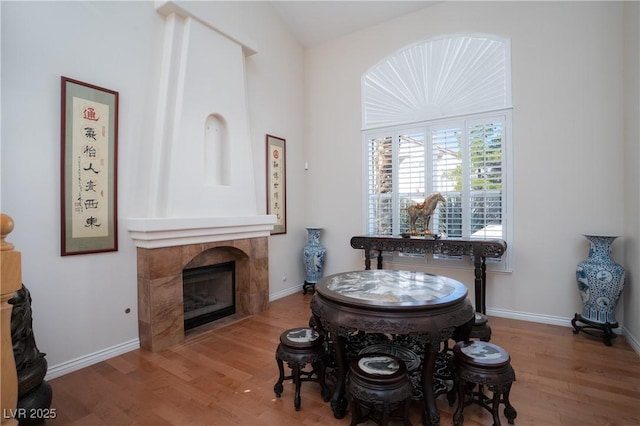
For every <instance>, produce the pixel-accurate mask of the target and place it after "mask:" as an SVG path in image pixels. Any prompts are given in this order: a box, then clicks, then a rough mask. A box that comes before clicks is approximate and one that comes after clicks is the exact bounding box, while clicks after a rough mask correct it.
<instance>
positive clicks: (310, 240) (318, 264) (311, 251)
mask: <svg viewBox="0 0 640 426" xmlns="http://www.w3.org/2000/svg"><path fill="white" fill-rule="evenodd" d="M306 229H307V245H306V246H304V248H303V250H302V260H303V262H304V270H305V279H304V281H305V282H306V283H309V284H315V283H317V282H318V281H319V280H320V278H322V270H323V268H324V262H325V260H326V258H327V249H326V248H325V247H324V246H323V245H322V244H320V231H321V230H322V228H306Z"/></svg>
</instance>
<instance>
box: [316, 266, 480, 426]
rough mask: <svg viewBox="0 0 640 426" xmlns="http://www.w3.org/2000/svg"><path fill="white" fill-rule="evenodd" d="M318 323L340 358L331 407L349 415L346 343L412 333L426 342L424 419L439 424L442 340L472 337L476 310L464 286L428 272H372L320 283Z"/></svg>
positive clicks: (337, 413)
mask: <svg viewBox="0 0 640 426" xmlns="http://www.w3.org/2000/svg"><path fill="white" fill-rule="evenodd" d="M311 310H312V313H313V316H314V320H315V322H316V324H319V325H320V327H319V329H321V330H322V331H323V332H325V333H328V337H329V339H330V340H331V342H333V345H334V348H335V356H336V361H337V374H336V386H335V388H334V392H333V396H332V398H331V408H332V410H333V414H334V416H335V417H336V418H342V417H344V416H345V414H346V409H347V400H346V398H345V378H346V374H347V370H348V365H349V364H348V359H347V352H346V344H347V339H348V338H349V336H352V335H354V334H357V333H384V334H390V335H411V336H415V337H416V339H417V341H420V342H421V343H422V344H424V361H423V366H422V394H423V399H424V412H423V423H424V424H426V425H438V424H439V423H440V414H439V412H438V409H437V406H436V401H435V395H434V393H433V373H434V367H435V361H436V356H437V354H438V351H439V349H440V343H441V341H442V340H445V339H447V338H454V339H455V340H456V341H459V340H466V338H467V337H468V335H469V333H470V332H471V328H472V327H473V324H474V319H475V312H474V309H473V306H472V304H471V301H469V299H468V298H467V288H466V286H465V285H464V284H462V283H460V282H458V281H456V280H453V279H451V278H447V277H442V276H438V275H431V274H425V273H422V272H409V271H390V270H368V271H354V272H345V273H340V274H335V275H330V276H328V277H325V278H323V279H322V280H320V281H319V282H318V284H316V293H315V294H314V296H313V299H312V300H311Z"/></svg>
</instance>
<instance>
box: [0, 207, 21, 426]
mask: <svg viewBox="0 0 640 426" xmlns="http://www.w3.org/2000/svg"><path fill="white" fill-rule="evenodd" d="M11 231H13V219H11V217H9V216H7V215H6V214H2V215H1V217H0V233H1V236H2V241H1V242H0V273H1V275H0V293H1V294H2V298H1V299H0V314H1V315H2V317H1V319H2V323H1V327H2V328H1V329H0V336H1V339H2V347H1V349H2V353H1V356H2V371H1V373H2V376H1V377H0V380H1V381H2V389H1V393H0V406H1V408H2V413H0V423H1V424H2V426H5V425H7V426H9V425H17V424H18V421H17V420H16V419H14V418H13V417H14V416H15V414H16V406H17V404H18V373H17V371H16V361H15V358H14V357H13V343H12V342H11V310H12V309H13V306H12V305H10V304H9V299H11V298H12V297H13V296H14V294H15V292H16V291H18V290H20V288H21V287H22V260H21V255H20V252H19V251H17V250H14V248H13V244H11V243H9V242H7V241H6V240H5V238H6V236H7V235H8V234H9V233H10V232H11Z"/></svg>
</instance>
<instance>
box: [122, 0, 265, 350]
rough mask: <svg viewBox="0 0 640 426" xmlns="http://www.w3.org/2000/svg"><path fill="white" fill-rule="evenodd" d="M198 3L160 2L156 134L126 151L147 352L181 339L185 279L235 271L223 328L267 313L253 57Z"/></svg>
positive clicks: (252, 49)
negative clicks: (251, 98)
mask: <svg viewBox="0 0 640 426" xmlns="http://www.w3.org/2000/svg"><path fill="white" fill-rule="evenodd" d="M197 3H198V2H173V1H162V2H156V10H157V11H158V13H159V14H161V15H162V16H163V17H164V27H165V33H164V47H163V49H162V57H161V58H158V59H159V61H158V63H157V66H156V67H154V68H155V70H156V72H157V74H156V75H155V78H153V79H154V80H155V81H157V83H158V88H157V96H155V97H153V100H151V101H150V104H149V107H148V108H147V112H148V114H150V115H149V116H148V117H146V118H147V119H148V120H149V122H150V123H152V122H153V123H154V125H153V126H150V129H152V130H153V131H151V132H149V133H148V135H145V136H146V137H145V138H142V139H140V140H139V141H138V143H139V146H136V147H134V148H135V149H133V150H132V153H133V157H132V159H131V161H132V162H133V163H135V164H137V165H138V166H139V167H138V169H137V170H136V177H139V179H136V183H137V184H136V185H135V186H134V187H133V188H132V197H131V200H132V203H131V206H130V211H129V216H128V229H129V234H130V236H131V238H132V239H133V241H134V243H135V246H136V247H137V262H138V263H137V265H138V277H137V278H138V333H139V337H140V346H141V347H142V348H143V349H147V350H150V351H153V352H157V351H162V350H164V349H167V348H169V347H171V346H173V345H176V344H179V343H181V342H182V341H184V339H185V332H184V330H185V313H184V306H183V271H184V270H189V269H194V268H200V267H204V266H207V265H217V264H223V263H226V262H235V267H234V270H235V272H234V273H235V292H233V294H234V297H235V310H236V312H235V314H233V315H229V316H228V317H226V318H225V319H224V320H225V321H227V320H228V321H233V320H235V318H236V317H238V318H239V317H242V316H248V315H254V314H256V313H259V312H262V311H264V310H266V309H268V306H269V259H268V237H269V236H270V235H271V230H272V229H273V225H274V224H275V223H276V217H275V216H274V215H265V214H263V211H264V210H265V208H264V205H263V203H258V197H257V195H258V194H259V193H260V192H259V191H257V189H256V179H255V176H254V169H256V168H257V167H256V165H255V164H253V161H252V160H256V161H257V159H258V157H256V156H254V154H253V149H255V147H254V143H255V142H257V140H256V141H253V140H252V138H251V136H250V132H249V129H250V121H249V116H248V114H247V111H248V108H247V98H248V97H247V87H246V76H245V57H246V56H250V55H252V54H255V53H257V49H256V46H255V43H254V42H253V41H252V40H249V39H247V38H246V37H245V36H244V35H243V34H238V33H236V31H235V28H234V26H233V25H228V23H225V22H219V19H218V16H216V15H215V13H211V11H210V10H209V9H207V8H206V7H200V5H199V4H197ZM220 26H222V27H223V28H221V27H220ZM147 136H148V137H147ZM255 146H261V147H262V141H260V145H257V144H255ZM260 164H264V160H261V162H260ZM263 187H264V186H263ZM259 198H260V199H261V200H264V196H262V197H259ZM221 322H223V321H221Z"/></svg>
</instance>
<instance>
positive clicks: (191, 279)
mask: <svg viewBox="0 0 640 426" xmlns="http://www.w3.org/2000/svg"><path fill="white" fill-rule="evenodd" d="M235 269H236V268H235V262H226V263H220V264H216V265H207V266H200V267H197V268H191V269H185V270H184V271H183V272H182V282H183V303H184V329H185V330H190V329H192V328H195V327H198V326H200V325H203V324H207V323H209V322H213V321H215V320H218V319H220V318H224V317H226V316H230V315H233V314H235V313H236V288H235V287H236V285H235V282H236V280H235Z"/></svg>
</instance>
